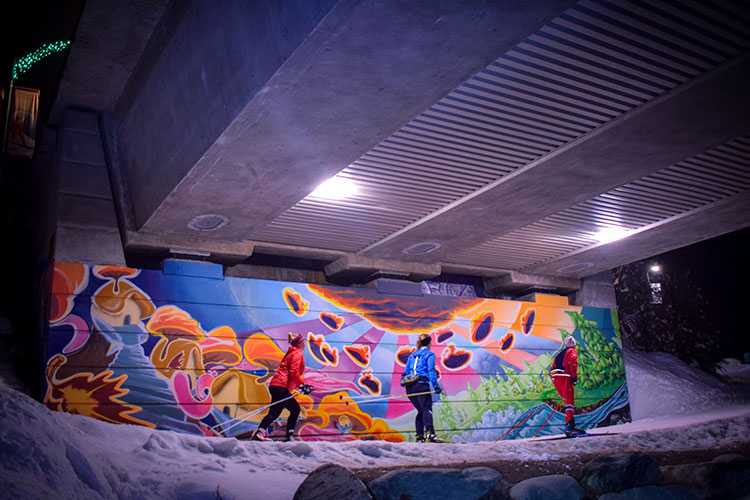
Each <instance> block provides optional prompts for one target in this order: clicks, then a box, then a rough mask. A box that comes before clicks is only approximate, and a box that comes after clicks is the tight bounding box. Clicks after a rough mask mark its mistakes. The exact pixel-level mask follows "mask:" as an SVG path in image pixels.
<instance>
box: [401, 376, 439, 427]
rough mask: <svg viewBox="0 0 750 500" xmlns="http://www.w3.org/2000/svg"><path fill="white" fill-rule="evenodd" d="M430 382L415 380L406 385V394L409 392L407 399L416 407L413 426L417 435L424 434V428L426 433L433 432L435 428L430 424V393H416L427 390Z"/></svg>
mask: <svg viewBox="0 0 750 500" xmlns="http://www.w3.org/2000/svg"><path fill="white" fill-rule="evenodd" d="M431 390H432V389H430V384H429V383H428V382H417V383H415V384H411V385H409V386H407V387H406V394H409V401H411V404H413V405H414V408H416V409H417V416H416V418H415V419H414V427H415V428H416V431H417V436H424V433H425V430H427V432H428V433H434V432H435V428H434V427H433V424H432V394H419V395H418V396H412V394H418V393H420V392H429V391H431Z"/></svg>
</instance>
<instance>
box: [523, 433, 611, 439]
mask: <svg viewBox="0 0 750 500" xmlns="http://www.w3.org/2000/svg"><path fill="white" fill-rule="evenodd" d="M617 434H619V432H610V433H606V434H589V433H588V432H583V433H581V434H574V435H572V436H566V435H564V434H563V435H562V436H550V437H541V438H535V439H534V441H557V440H559V439H576V438H585V437H596V436H616V435H617Z"/></svg>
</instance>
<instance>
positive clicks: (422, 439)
mask: <svg viewBox="0 0 750 500" xmlns="http://www.w3.org/2000/svg"><path fill="white" fill-rule="evenodd" d="M415 441H416V442H417V443H424V436H422V435H420V434H417V438H416V439H415Z"/></svg>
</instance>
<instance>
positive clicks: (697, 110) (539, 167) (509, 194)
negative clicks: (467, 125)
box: [363, 55, 750, 274]
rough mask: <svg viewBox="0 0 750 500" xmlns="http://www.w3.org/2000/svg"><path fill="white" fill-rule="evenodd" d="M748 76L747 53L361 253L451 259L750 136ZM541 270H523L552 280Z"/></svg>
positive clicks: (738, 213) (438, 260) (382, 256)
mask: <svg viewBox="0 0 750 500" xmlns="http://www.w3.org/2000/svg"><path fill="white" fill-rule="evenodd" d="M749 74H750V56H748V55H745V56H743V57H741V58H739V59H737V60H734V61H731V62H730V63H728V64H726V65H724V66H722V67H719V68H717V69H716V70H714V71H713V72H711V73H708V74H706V75H704V76H702V77H700V78H697V79H696V80H694V81H692V82H690V83H689V84H686V85H684V86H682V87H680V88H678V89H676V90H674V91H672V92H670V93H668V94H666V95H664V96H662V97H660V98H658V99H656V100H654V101H652V102H650V103H648V104H646V105H644V106H642V107H641V108H639V109H636V110H634V111H632V112H630V113H628V114H626V115H623V116H622V117H621V118H619V119H616V120H614V121H612V122H611V123H609V124H607V125H605V126H603V127H602V128H600V129H598V130H596V131H594V132H592V133H590V134H588V135H586V136H584V137H582V138H581V139H579V140H576V141H574V142H572V143H570V144H568V145H566V146H564V147H562V148H560V149H559V150H557V151H555V152H553V153H552V154H549V155H547V156H545V157H544V158H542V159H540V160H538V161H535V162H532V163H531V164H529V165H528V166H526V167H524V168H521V169H519V170H517V171H515V172H514V173H512V174H510V175H507V176H505V177H503V178H501V179H499V180H498V181H497V182H495V183H493V184H490V185H488V186H487V187H485V188H483V189H480V190H478V191H477V192H475V193H473V194H472V195H470V196H467V197H465V198H463V199H461V200H459V201H457V202H456V203H454V204H452V205H448V206H447V207H445V208H443V209H441V210H439V211H437V212H435V213H434V214H431V215H430V216H428V217H426V218H423V219H421V220H419V221H417V222H415V223H414V224H412V225H411V226H407V227H406V228H404V229H403V230H401V231H399V232H397V233H394V234H393V235H391V236H389V237H387V238H385V239H383V240H381V241H380V242H378V243H376V244H374V245H371V246H370V247H369V248H368V249H366V250H365V251H363V255H366V256H368V257H376V258H384V259H393V258H409V257H408V256H405V255H404V254H402V252H401V251H402V250H403V249H404V248H407V247H409V246H411V245H415V244H418V243H420V242H424V241H437V242H439V243H441V245H442V246H441V248H439V249H438V250H435V251H434V252H431V253H429V254H427V255H424V256H420V257H418V258H419V260H420V261H421V262H441V261H450V258H451V256H452V255H454V254H455V253H457V252H459V251H461V250H463V249H465V248H467V247H472V246H475V245H479V244H481V243H484V242H486V241H488V240H490V239H492V238H495V237H497V236H499V235H503V234H506V233H509V232H511V231H513V230H515V229H519V228H521V227H524V226H526V225H528V224H530V223H532V222H535V221H538V220H540V219H543V218H545V217H547V216H549V215H551V214H554V213H557V212H559V211H561V210H564V209H566V208H569V207H571V206H573V205H576V204H578V203H581V202H583V201H586V200H589V199H591V198H594V197H595V196H598V195H599V194H601V193H603V192H606V191H609V190H611V189H613V188H615V187H618V186H621V185H623V184H626V183H628V182H630V181H632V180H634V179H637V178H639V177H642V176H645V175H648V174H650V173H652V172H655V171H658V170H661V169H663V168H666V167H668V166H671V165H673V164H675V163H678V162H680V161H683V160H685V159H687V158H690V157H692V156H694V155H696V154H698V153H701V152H704V151H706V150H708V149H710V148H712V147H715V146H717V145H719V144H722V143H724V142H727V141H729V140H732V139H735V138H737V137H739V136H741V135H744V134H746V133H747V132H748V131H750V93H748V91H747V86H748V76H747V75H749ZM507 207H523V210H521V209H517V210H507ZM497 214H502V217H498V216H497ZM745 214H746V213H745ZM745 214H742V212H740V211H737V212H736V216H740V215H742V216H744V215H745ZM474 221H477V222H481V230H477V226H476V225H475V224H473V223H472V222H474ZM734 229H737V226H735V227H734ZM671 236H672V235H665V237H671ZM412 259H415V257H412ZM498 264H499V265H500V266H501V265H502V264H501V263H498ZM541 269H542V268H540V270H537V268H532V269H528V270H525V271H528V272H531V273H537V272H539V273H540V274H546V272H544V271H542V270H541ZM543 269H550V266H545V267H544V268H543Z"/></svg>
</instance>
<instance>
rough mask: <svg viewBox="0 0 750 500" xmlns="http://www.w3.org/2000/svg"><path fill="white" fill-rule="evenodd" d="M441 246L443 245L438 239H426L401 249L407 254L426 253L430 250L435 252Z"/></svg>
mask: <svg viewBox="0 0 750 500" xmlns="http://www.w3.org/2000/svg"><path fill="white" fill-rule="evenodd" d="M441 246H442V245H441V244H440V243H438V242H437V241H424V242H422V243H414V244H413V245H410V246H408V247H406V248H404V249H403V250H401V253H402V254H405V255H426V254H428V253H430V252H434V251H435V250H437V249H438V248H440V247H441Z"/></svg>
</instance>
